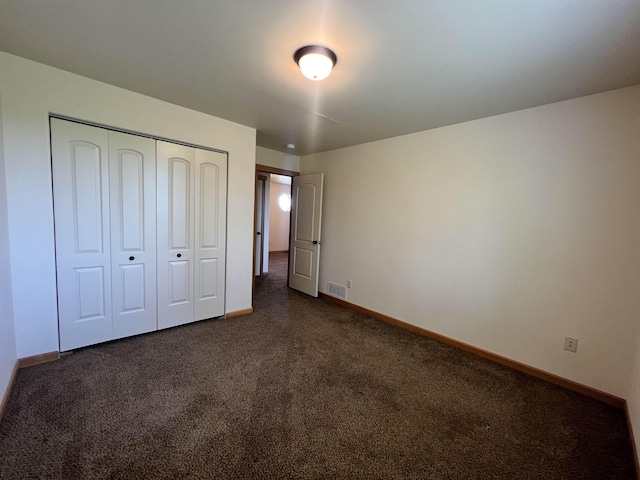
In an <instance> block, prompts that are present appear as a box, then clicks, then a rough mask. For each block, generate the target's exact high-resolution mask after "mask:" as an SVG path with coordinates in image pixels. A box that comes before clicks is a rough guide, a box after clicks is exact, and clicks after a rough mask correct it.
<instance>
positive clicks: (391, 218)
mask: <svg viewBox="0 0 640 480" xmlns="http://www.w3.org/2000/svg"><path fill="white" fill-rule="evenodd" d="M425 114H428V112H425ZM301 171H302V173H310V172H325V173H326V177H325V197H324V212H323V235H322V255H321V260H320V286H321V290H322V291H325V292H326V284H327V281H329V280H331V281H336V282H338V283H340V284H343V285H345V284H346V280H347V279H351V280H352V281H353V288H351V289H349V290H348V301H349V302H352V303H355V304H357V305H361V306H364V307H366V308H369V309H372V310H374V311H377V312H381V313H384V314H386V315H389V316H391V317H395V318H398V319H400V320H403V321H405V322H409V323H411V324H414V325H417V326H419V327H422V328H425V329H428V330H431V331H433V332H437V333H439V334H442V335H446V336H448V337H451V338H454V339H456V340H459V341H461V342H465V343H468V344H471V345H474V346H476V347H479V348H482V349H485V350H488V351H491V352H494V353H496V354H498V355H502V356H505V357H508V358H511V359H513V360H516V361H518V362H522V363H525V364H527V365H531V366H533V367H536V368H539V369H542V370H545V371H547V372H551V373H554V374H556V375H559V376H561V377H564V378H567V379H571V380H573V381H576V382H579V383H582V384H584V385H588V386H590V387H594V388H597V389H600V390H603V391H605V392H608V393H610V394H613V395H617V396H620V397H623V398H630V396H631V395H632V390H631V387H630V385H631V377H632V373H631V372H632V365H631V362H632V361H633V359H635V358H636V356H637V352H638V340H639V336H638V333H639V332H638V323H639V321H640V294H639V293H638V292H640V254H639V251H640V250H639V249H640V214H639V212H640V210H639V208H640V86H636V87H631V88H626V89H621V90H616V91H611V92H606V93H603V94H599V95H593V96H589V97H582V98H578V99H574V100H570V101H566V102H560V103H556V104H551V105H546V106H542V107H538V108H532V109H528V110H523V111H519V112H514V113H509V114H506V115H500V116H496V117H491V118H486V119H482V120H477V121H473V122H468V123H464V124H459V125H454V126H449V127H445V128H440V129H435V130H430V131H425V132H420V133H416V134H412V135H406V136H402V137H397V138H392V139H388V140H383V141H378V142H373V143H369V144H365V145H359V146H355V147H350V148H344V149H340V150H335V151H331V152H325V153H322V154H317V155H311V156H305V157H303V158H302V159H301ZM565 335H570V336H575V337H578V339H579V344H578V352H577V353H575V354H574V353H569V352H566V351H564V350H563V338H564V336H565ZM637 386H638V382H637V380H636V387H637ZM633 392H634V393H633V395H637V393H638V391H637V388H636V390H634V391H633ZM633 402H634V406H635V407H634V412H635V413H634V415H635V423H636V425H637V424H638V421H639V420H640V418H638V415H640V412H639V411H637V410H638V407H640V405H638V400H637V397H634V399H633ZM637 434H638V435H640V432H637Z"/></svg>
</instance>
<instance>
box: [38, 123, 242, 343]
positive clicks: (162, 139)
mask: <svg viewBox="0 0 640 480" xmlns="http://www.w3.org/2000/svg"><path fill="white" fill-rule="evenodd" d="M55 119H58V120H64V121H67V122H72V123H75V124H80V125H87V126H89V127H97V128H100V129H103V130H105V131H107V132H121V133H125V134H130V135H135V136H139V137H144V138H149V139H152V140H154V141H156V145H157V142H169V143H173V144H176V145H183V146H186V147H191V148H195V149H198V150H204V151H209V152H216V153H220V154H223V155H224V157H225V171H226V172H228V167H229V153H228V152H227V151H225V150H220V149H216V148H211V147H206V146H202V145H197V144H191V143H187V142H183V141H179V140H175V139H170V138H166V137H161V136H157V135H150V134H145V133H141V132H136V131H134V130H127V129H123V128H118V127H114V126H109V125H104V124H100V123H97V122H90V121H86V120H82V119H78V118H73V117H69V116H66V115H59V114H55V113H52V114H50V115H49V125H50V130H49V131H50V132H51V122H52V121H54V120H55ZM51 148H52V150H53V142H52V143H51ZM156 150H157V148H156ZM52 155H53V152H52ZM52 162H53V158H52ZM156 165H157V156H156ZM51 169H52V172H51V178H52V181H54V182H55V172H54V171H53V163H52V164H51ZM228 182H229V178H228V174H227V176H226V178H225V180H224V184H225V191H226V192H227V193H226V194H225V197H224V201H225V207H224V213H225V222H224V240H225V241H224V245H225V247H224V298H223V302H222V303H223V305H224V307H223V309H222V314H221V316H226V291H227V276H226V259H227V248H226V245H227V242H226V238H227V231H228V222H227V221H226V219H227V218H228V217H227V210H228ZM54 196H55V193H54ZM107 209H108V206H107ZM55 215H56V214H55V200H54V215H53V218H52V220H53V221H54V225H56V221H55ZM107 218H110V215H109V216H108V217H107ZM56 227H59V225H56ZM55 235H56V237H55V244H54V247H55V251H56V265H57V264H58V262H59V252H58V232H57V231H56V234H55ZM108 237H109V235H108V234H107V241H109V238H108ZM110 254H111V252H110ZM108 264H109V265H111V262H108ZM59 283H60V279H57V284H56V298H59V296H60V285H59ZM111 283H112V282H111V278H109V281H108V282H106V281H105V287H106V288H108V289H109V291H111ZM158 301H159V300H158V299H156V312H158V308H157V306H158V304H157V302H158ZM105 305H106V307H105V308H106V309H108V310H109V312H108V313H109V315H111V316H113V312H112V311H111V310H112V302H105ZM57 314H58V328H59V332H60V329H61V326H60V311H58V312H57ZM157 315H158V313H157ZM158 329H160V327H159V326H158ZM109 340H110V338H104V335H101V336H100V338H96V341H95V342H93V343H92V344H97V343H101V342H104V341H109ZM58 344H59V350H60V351H61V352H64V351H70V350H73V349H75V348H80V345H76V344H72V343H67V344H63V343H62V340H61V336H60V334H59V336H58Z"/></svg>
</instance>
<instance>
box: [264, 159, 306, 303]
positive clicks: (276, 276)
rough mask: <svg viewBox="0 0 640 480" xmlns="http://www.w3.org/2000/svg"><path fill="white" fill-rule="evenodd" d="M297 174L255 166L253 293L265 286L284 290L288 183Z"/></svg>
mask: <svg viewBox="0 0 640 480" xmlns="http://www.w3.org/2000/svg"><path fill="white" fill-rule="evenodd" d="M298 175H300V173H299V172H294V171H291V170H284V169H280V168H274V167H269V166H266V165H256V187H255V216H254V220H255V221H254V249H253V255H254V257H253V292H254V293H255V292H256V289H258V288H260V287H261V285H263V284H264V281H265V279H266V278H269V279H270V281H271V283H273V282H275V281H277V283H278V284H280V283H282V288H287V280H288V271H289V268H288V267H289V255H288V251H289V233H290V217H291V211H290V210H291V203H290V201H291V180H292V178H293V177H296V176H298Z"/></svg>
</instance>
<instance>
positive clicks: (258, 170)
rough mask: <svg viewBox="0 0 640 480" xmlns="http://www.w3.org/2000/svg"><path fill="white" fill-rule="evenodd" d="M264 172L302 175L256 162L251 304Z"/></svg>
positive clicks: (254, 287) (254, 283)
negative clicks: (259, 195) (260, 180)
mask: <svg viewBox="0 0 640 480" xmlns="http://www.w3.org/2000/svg"><path fill="white" fill-rule="evenodd" d="M264 173H275V174H277V175H285V176H287V177H297V176H298V175H300V172H295V171H293V170H284V169H282V168H276V167H269V166H267V165H260V164H258V163H256V171H255V181H254V192H253V267H252V268H251V304H253V294H254V293H255V292H256V238H257V237H258V235H257V232H258V231H257V230H256V221H257V218H258V217H257V216H258V176H259V175H260V174H264ZM263 205H264V204H263ZM262 219H263V220H264V213H263V215H262ZM289 225H291V224H289ZM289 228H291V227H289ZM263 231H264V229H263ZM263 253H264V252H263ZM260 269H262V266H261V267H260Z"/></svg>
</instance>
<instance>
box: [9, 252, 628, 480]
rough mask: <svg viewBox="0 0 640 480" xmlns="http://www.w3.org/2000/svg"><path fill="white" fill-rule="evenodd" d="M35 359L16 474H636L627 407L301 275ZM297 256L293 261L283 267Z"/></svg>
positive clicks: (22, 379) (14, 443) (273, 276)
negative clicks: (313, 294)
mask: <svg viewBox="0 0 640 480" xmlns="http://www.w3.org/2000/svg"><path fill="white" fill-rule="evenodd" d="M283 264H284V265H285V266H286V258H285V257H284V256H282V255H280V256H279V257H276V258H274V260H273V263H272V271H271V272H270V273H269V274H268V275H266V276H265V277H264V278H263V279H262V280H261V281H260V282H259V287H258V291H257V294H256V297H255V309H256V313H254V314H253V315H250V316H246V317H242V318H237V319H230V320H212V321H205V322H200V323H197V324H192V325H188V326H185V327H178V328H175V329H171V330H168V331H162V332H157V333H153V334H148V335H143V336H140V337H135V338H129V339H125V340H121V341H117V342H112V343H109V344H104V345H100V346H96V347H91V348H86V349H83V350H80V351H77V352H75V353H74V354H72V355H70V356H68V357H65V358H63V359H62V360H59V361H57V362H53V363H49V364H45V365H39V366H37V367H32V368H28V369H25V370H22V371H20V373H19V375H18V379H17V383H16V385H15V388H14V390H13V393H12V395H11V399H10V402H9V405H8V408H7V411H6V414H5V418H4V420H3V422H2V424H1V425H0V477H1V478H2V479H27V478H47V479H74V478H86V479H89V478H112V479H142V478H159V479H180V478H202V479H205V478H206V479H251V478H256V479H261V478H264V479H545V480H549V479H571V480H578V479H598V480H601V479H617V480H619V479H627V478H633V461H632V454H631V447H630V443H629V440H628V436H627V429H626V425H625V419H624V416H623V413H622V412H621V411H618V410H616V409H613V408H610V407H607V406H606V405H602V404H600V403H598V402H595V401H593V400H590V399H588V398H585V397H582V396H580V395H578V394H574V393H572V392H569V391H566V390H563V389H561V388H559V387H556V386H554V385H550V384H547V383H545V382H543V381H539V380H536V379H534V378H531V377H528V376H526V375H523V374H520V373H518V372H515V371H512V370H510V369H508V368H505V367H502V366H499V365H495V364H493V363H491V362H488V361H485V360H482V359H479V358H477V357H474V356H472V355H470V354H466V353H464V352H461V351H458V350H456V349H454V348H451V347H448V346H445V345H441V344H438V343H436V342H434V341H431V340H428V339H425V338H422V337H419V336H417V335H414V334H412V333H409V332H406V331H403V330H400V329H397V328H395V327H392V326H389V325H387V324H384V323H382V322H379V321H376V320H373V319H371V318H368V317H366V316H364V315H361V314H358V313H354V312H352V311H349V310H346V309H344V308H342V307H339V306H337V305H334V304H331V303H327V302H323V301H321V300H317V299H312V298H308V297H306V296H304V295H302V294H298V293H296V292H293V291H290V290H288V289H287V288H286V287H285V286H284V279H285V278H286V270H285V269H284V268H282V265H283ZM278 266H280V268H278Z"/></svg>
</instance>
